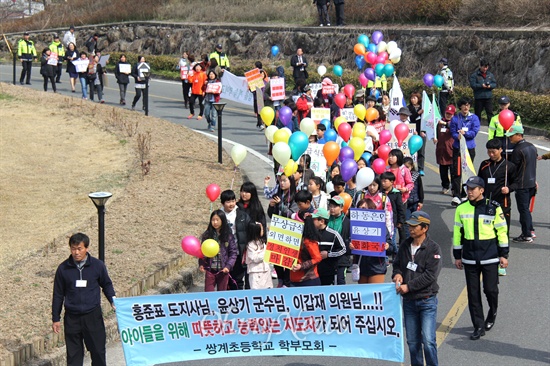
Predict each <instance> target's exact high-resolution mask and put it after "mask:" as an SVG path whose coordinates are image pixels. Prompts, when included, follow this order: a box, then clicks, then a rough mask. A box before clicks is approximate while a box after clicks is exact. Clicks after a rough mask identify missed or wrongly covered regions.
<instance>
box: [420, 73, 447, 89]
mask: <svg viewBox="0 0 550 366" xmlns="http://www.w3.org/2000/svg"><path fill="white" fill-rule="evenodd" d="M422 81H424V85H426V86H427V87H428V88H431V87H432V86H434V85H435V87H437V88H441V87H442V86H443V83H444V82H445V80H444V79H443V76H441V75H435V76H434V75H432V74H425V75H424V77H423V78H422Z"/></svg>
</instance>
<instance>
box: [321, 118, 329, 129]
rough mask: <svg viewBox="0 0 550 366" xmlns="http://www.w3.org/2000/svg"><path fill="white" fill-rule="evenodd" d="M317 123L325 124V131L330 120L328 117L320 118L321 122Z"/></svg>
mask: <svg viewBox="0 0 550 366" xmlns="http://www.w3.org/2000/svg"><path fill="white" fill-rule="evenodd" d="M319 123H320V124H323V125H325V127H326V130H325V131H327V130H329V129H330V121H329V120H328V119H326V118H325V119H322V120H321V122H319Z"/></svg>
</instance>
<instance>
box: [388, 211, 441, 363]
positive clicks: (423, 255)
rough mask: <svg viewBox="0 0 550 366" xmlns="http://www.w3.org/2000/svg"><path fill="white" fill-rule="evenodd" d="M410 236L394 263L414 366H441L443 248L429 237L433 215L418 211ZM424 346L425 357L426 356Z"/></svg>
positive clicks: (396, 282) (410, 224)
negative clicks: (438, 339) (438, 332)
mask: <svg viewBox="0 0 550 366" xmlns="http://www.w3.org/2000/svg"><path fill="white" fill-rule="evenodd" d="M407 224H408V225H409V232H410V235H411V236H410V237H409V238H408V239H407V240H405V242H404V243H403V245H401V247H400V248H399V252H397V257H396V258H395V261H394V262H393V274H392V281H393V282H395V290H396V291H397V293H398V294H401V295H402V296H403V314H404V317H405V332H406V334H407V345H408V346H409V353H410V355H411V365H412V366H423V365H424V357H426V365H430V366H437V365H438V362H437V342H436V336H435V331H436V325H437V324H436V318H437V292H438V291H439V285H438V284H437V277H438V276H439V272H440V271H441V248H440V247H439V244H437V243H436V242H434V241H433V240H432V239H430V237H429V236H428V230H429V229H430V215H428V214H427V213H426V212H424V211H416V212H414V213H413V214H412V216H411V218H410V219H409V220H407ZM422 346H424V354H422Z"/></svg>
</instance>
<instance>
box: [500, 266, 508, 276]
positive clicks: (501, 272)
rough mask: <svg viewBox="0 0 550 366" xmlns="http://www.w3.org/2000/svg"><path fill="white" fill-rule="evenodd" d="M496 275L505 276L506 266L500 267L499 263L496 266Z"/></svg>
mask: <svg viewBox="0 0 550 366" xmlns="http://www.w3.org/2000/svg"><path fill="white" fill-rule="evenodd" d="M498 275H499V276H506V268H502V267H501V266H500V265H499V266H498Z"/></svg>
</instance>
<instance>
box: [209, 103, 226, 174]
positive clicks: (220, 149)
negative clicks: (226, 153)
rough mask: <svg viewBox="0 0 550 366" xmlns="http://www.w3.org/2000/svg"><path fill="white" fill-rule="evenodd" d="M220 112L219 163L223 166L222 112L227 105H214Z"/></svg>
mask: <svg viewBox="0 0 550 366" xmlns="http://www.w3.org/2000/svg"><path fill="white" fill-rule="evenodd" d="M212 104H213V105H214V108H216V112H218V163H220V164H222V112H223V108H224V107H225V104H226V103H219V102H218V103H212Z"/></svg>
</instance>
